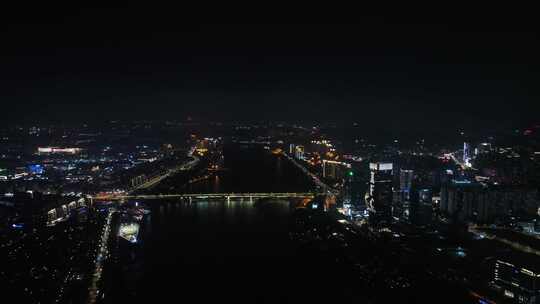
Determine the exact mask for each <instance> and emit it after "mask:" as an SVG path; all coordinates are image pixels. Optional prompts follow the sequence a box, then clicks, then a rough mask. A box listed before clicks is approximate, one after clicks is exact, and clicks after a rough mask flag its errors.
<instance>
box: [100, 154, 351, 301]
mask: <svg viewBox="0 0 540 304" xmlns="http://www.w3.org/2000/svg"><path fill="white" fill-rule="evenodd" d="M225 155H226V156H225V164H226V167H227V170H226V171H225V172H223V173H222V174H220V175H219V176H217V177H215V178H213V179H209V180H206V181H202V182H200V183H198V184H193V185H192V186H191V187H190V189H189V190H190V191H192V192H198V193H200V192H291V191H302V192H305V191H308V190H310V188H311V187H312V184H311V182H310V181H309V180H308V179H307V178H306V177H305V176H304V175H303V174H302V173H301V172H300V171H299V170H298V169H297V168H295V167H294V166H293V165H291V164H290V163H288V162H287V160H286V159H283V158H281V157H278V156H275V155H272V154H270V153H268V152H267V151H264V150H258V149H255V150H253V149H234V150H232V151H231V150H229V151H228V152H227V153H226V154H225ZM146 203H147V205H148V206H149V207H150V209H151V211H152V213H151V215H149V216H147V217H146V219H145V223H144V225H143V232H142V234H143V236H142V238H141V240H142V242H141V243H140V244H138V245H137V246H134V247H133V246H132V247H129V246H125V244H121V245H122V246H120V253H119V256H120V259H119V263H120V264H121V267H119V269H121V272H123V275H121V276H119V277H118V278H116V279H115V280H114V284H115V287H114V288H113V289H112V291H111V292H110V294H109V296H108V297H107V298H106V300H107V301H105V302H111V303H113V302H118V301H122V302H150V301H152V302H155V303H176V302H178V303H179V302H191V303H199V302H214V303H215V302H223V303H229V301H231V302H230V303H238V302H242V303H260V302H263V303H282V302H295V303H299V302H300V303H304V302H311V301H313V300H315V299H318V300H320V299H327V300H328V301H333V300H335V299H336V296H337V295H338V294H336V289H335V288H332V287H331V286H334V287H335V286H337V285H339V286H340V287H344V285H342V282H341V281H340V280H338V279H337V278H339V276H338V275H339V273H336V272H335V270H333V269H332V265H330V264H327V263H326V262H324V261H320V260H317V258H316V257H315V256H314V255H311V254H310V253H308V252H305V251H303V250H300V249H299V248H298V247H297V246H296V244H294V243H293V242H292V241H291V240H290V238H289V224H290V215H291V213H292V212H293V211H294V206H292V204H291V203H290V202H289V201H287V200H265V201H259V202H250V201H248V200H245V201H241V200H231V201H230V202H226V201H197V202H193V203H189V202H180V201H151V202H150V201H149V202H146ZM338 282H339V283H338ZM338 290H343V288H341V289H338ZM352 290H353V289H350V292H351V293H352V292H353V291H352ZM339 295H343V293H342V292H341V293H339ZM308 300H309V301H308Z"/></svg>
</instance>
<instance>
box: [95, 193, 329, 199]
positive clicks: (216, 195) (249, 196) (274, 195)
mask: <svg viewBox="0 0 540 304" xmlns="http://www.w3.org/2000/svg"><path fill="white" fill-rule="evenodd" d="M316 195H324V193H309V192H267V193H185V194H141V195H130V194H127V195H106V196H90V197H89V199H90V200H91V201H124V200H158V199H185V200H189V201H193V200H215V199H226V200H227V201H229V200H231V199H249V200H250V201H251V200H253V199H262V198H283V199H291V198H300V199H305V198H314V197H315V196H316Z"/></svg>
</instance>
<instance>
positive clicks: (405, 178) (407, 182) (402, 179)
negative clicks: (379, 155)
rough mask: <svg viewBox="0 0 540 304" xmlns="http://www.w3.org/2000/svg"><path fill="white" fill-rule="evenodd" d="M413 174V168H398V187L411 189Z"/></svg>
mask: <svg viewBox="0 0 540 304" xmlns="http://www.w3.org/2000/svg"><path fill="white" fill-rule="evenodd" d="M413 174H414V172H413V170H405V169H401V170H399V189H400V190H401V191H407V192H408V191H411V187H412V181H413Z"/></svg>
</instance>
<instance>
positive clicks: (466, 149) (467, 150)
mask: <svg viewBox="0 0 540 304" xmlns="http://www.w3.org/2000/svg"><path fill="white" fill-rule="evenodd" d="M470 159H471V147H470V145H469V143H467V142H464V143H463V162H464V163H465V164H467V163H469V161H470Z"/></svg>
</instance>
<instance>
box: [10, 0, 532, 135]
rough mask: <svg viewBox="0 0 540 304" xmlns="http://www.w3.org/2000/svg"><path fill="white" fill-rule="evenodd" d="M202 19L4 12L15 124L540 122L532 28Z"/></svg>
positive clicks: (443, 21) (500, 21) (404, 19)
mask: <svg viewBox="0 0 540 304" xmlns="http://www.w3.org/2000/svg"><path fill="white" fill-rule="evenodd" d="M189 16H190V12H189V11H178V10H174V11H172V10H170V9H148V8H146V7H135V8H133V7H131V8H117V9H107V10H104V9H80V8H65V7H64V8H62V9H56V8H55V9H53V8H43V10H40V9H35V10H33V11H31V12H29V11H26V10H23V11H21V9H13V10H4V11H3V12H2V21H1V22H2V27H1V30H0V34H1V37H2V38H1V39H2V45H3V47H2V48H1V50H0V75H1V76H0V77H1V79H0V100H1V101H2V102H1V107H2V113H4V115H2V116H3V117H2V122H3V123H15V122H31V121H46V122H59V121H92V120H100V119H178V120H182V119H185V117H187V116H192V117H196V118H201V119H216V120H243V121H258V120H273V121H276V120H282V121H305V122H311V121H313V122H323V121H338V122H339V121H347V122H358V123H360V124H361V125H365V126H373V127H375V128H381V127H391V128H411V129H423V128H447V129H448V128H457V127H458V126H460V125H463V126H474V127H486V126H497V125H522V124H528V123H531V122H535V119H536V115H537V113H538V112H539V110H540V105H539V103H538V101H537V100H538V97H539V95H540V94H539V93H540V88H539V86H538V83H539V81H538V80H540V77H539V66H540V62H539V61H540V59H539V54H540V42H539V35H538V32H537V27H536V26H535V24H533V23H532V22H533V21H531V20H532V19H530V18H527V17H520V16H515V15H512V16H505V15H502V16H501V15H496V16H493V15H489V16H482V15H469V16H461V17H457V16H455V15H450V14H448V15H439V14H430V15H429V17H425V16H423V17H422V16H414V17H413V16H411V15H406V14H403V15H392V16H390V15H388V16H386V15H378V16H360V15H357V16H353V17H354V18H350V17H348V18H346V21H347V22H351V23H354V24H342V25H322V24H318V25H317V24H288V25H284V24H281V25H271V24H264V25H263V24H237V25H230V24H228V25H227V24H195V23H191V22H186V20H188V19H189ZM231 19H232V20H233V21H234V20H235V19H234V18H231ZM320 19H321V20H323V19H324V18H320Z"/></svg>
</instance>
